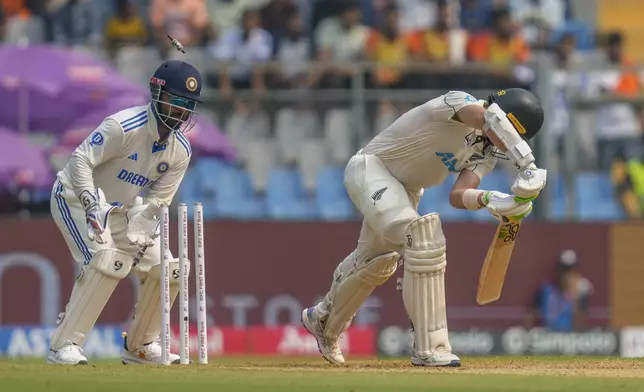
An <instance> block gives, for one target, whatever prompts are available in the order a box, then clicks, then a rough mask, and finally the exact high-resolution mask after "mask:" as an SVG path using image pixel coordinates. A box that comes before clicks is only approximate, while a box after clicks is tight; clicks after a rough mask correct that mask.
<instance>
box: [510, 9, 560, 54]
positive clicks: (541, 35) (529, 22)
mask: <svg viewBox="0 0 644 392" xmlns="http://www.w3.org/2000/svg"><path fill="white" fill-rule="evenodd" d="M506 1H507V0H506ZM507 5H508V7H509V8H510V12H511V13H512V18H513V19H514V20H516V21H517V22H519V23H520V24H521V26H522V27H521V29H522V35H523V37H524V38H525V40H526V42H527V43H528V45H530V46H531V47H533V48H542V47H544V46H545V44H546V42H548V37H549V35H550V33H551V32H552V31H553V30H554V29H556V28H557V27H559V26H562V25H563V24H564V23H565V22H566V4H565V1H564V0H510V1H507Z"/></svg>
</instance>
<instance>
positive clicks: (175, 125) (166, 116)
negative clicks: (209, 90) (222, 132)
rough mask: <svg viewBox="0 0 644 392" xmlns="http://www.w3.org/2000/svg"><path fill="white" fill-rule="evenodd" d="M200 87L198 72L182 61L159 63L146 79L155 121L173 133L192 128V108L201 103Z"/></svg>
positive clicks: (193, 110)
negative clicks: (151, 74) (148, 80)
mask: <svg viewBox="0 0 644 392" xmlns="http://www.w3.org/2000/svg"><path fill="white" fill-rule="evenodd" d="M201 86H202V80H201V75H200V73H199V71H198V70H197V69H196V68H195V67H193V66H192V65H190V64H188V63H186V62H185V61H179V60H168V61H165V62H164V63H163V64H161V65H160V66H159V68H157V70H156V71H155V72H154V75H153V76H152V78H151V79H150V95H151V98H152V103H153V105H152V107H153V109H154V113H155V115H156V117H157V120H159V121H161V123H163V124H164V125H165V126H167V127H168V128H170V129H171V130H175V131H176V130H179V131H181V132H186V131H188V130H189V129H190V128H192V127H193V126H194V119H193V114H194V113H195V108H196V106H197V103H201Z"/></svg>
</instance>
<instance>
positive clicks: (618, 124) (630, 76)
mask: <svg viewBox="0 0 644 392" xmlns="http://www.w3.org/2000/svg"><path fill="white" fill-rule="evenodd" d="M603 53H604V55H605V58H604V61H605V65H608V66H612V67H619V66H627V65H631V64H632V61H630V59H628V58H626V55H625V54H624V37H623V35H622V34H621V33H619V32H613V33H609V34H608V35H607V36H606V38H605V43H604V45H603ZM586 88H587V90H586V93H587V94H588V95H589V96H590V97H597V96H602V95H604V96H605V95H608V96H611V95H617V96H626V97H632V96H635V95H637V94H639V93H640V91H641V86H640V82H639V78H638V76H637V74H636V73H634V72H633V71H630V70H626V71H621V70H619V69H617V68H615V69H613V70H600V71H594V72H590V73H589V77H588V81H587V86H586ZM595 113H596V117H595V122H594V124H595V127H596V128H595V131H596V135H597V155H598V165H599V169H600V170H609V169H610V165H611V162H612V160H613V159H614V158H615V156H616V154H617V152H618V151H619V150H621V151H622V152H623V153H624V155H625V159H626V160H630V159H632V158H638V157H640V156H641V152H642V130H641V127H640V123H639V119H638V115H637V113H636V111H635V108H634V107H633V105H631V104H629V103H606V104H601V105H599V106H598V107H597V110H596V111H595Z"/></svg>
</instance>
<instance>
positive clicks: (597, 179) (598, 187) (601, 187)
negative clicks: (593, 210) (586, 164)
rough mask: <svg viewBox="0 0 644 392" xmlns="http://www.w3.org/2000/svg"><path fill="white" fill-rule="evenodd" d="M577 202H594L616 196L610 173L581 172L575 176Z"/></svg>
mask: <svg viewBox="0 0 644 392" xmlns="http://www.w3.org/2000/svg"><path fill="white" fill-rule="evenodd" d="M575 192H576V197H575V199H576V200H577V202H580V203H582V202H594V201H596V200H607V199H613V198H614V192H613V183H612V182H611V179H610V174H609V173H605V172H586V173H579V174H578V175H577V176H576V177H575Z"/></svg>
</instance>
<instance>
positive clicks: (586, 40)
mask: <svg viewBox="0 0 644 392" xmlns="http://www.w3.org/2000/svg"><path fill="white" fill-rule="evenodd" d="M568 34H572V35H574V37H575V43H576V46H577V49H578V50H581V51H588V50H592V49H593V48H594V47H595V30H594V29H593V28H592V27H590V26H588V25H587V24H585V23H583V22H580V21H574V20H570V21H567V22H566V23H565V24H563V25H562V26H560V27H558V28H557V29H555V31H553V32H552V34H551V35H550V38H549V43H550V45H551V46H554V45H556V44H557V43H558V42H559V41H560V40H561V38H563V36H564V35H568Z"/></svg>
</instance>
